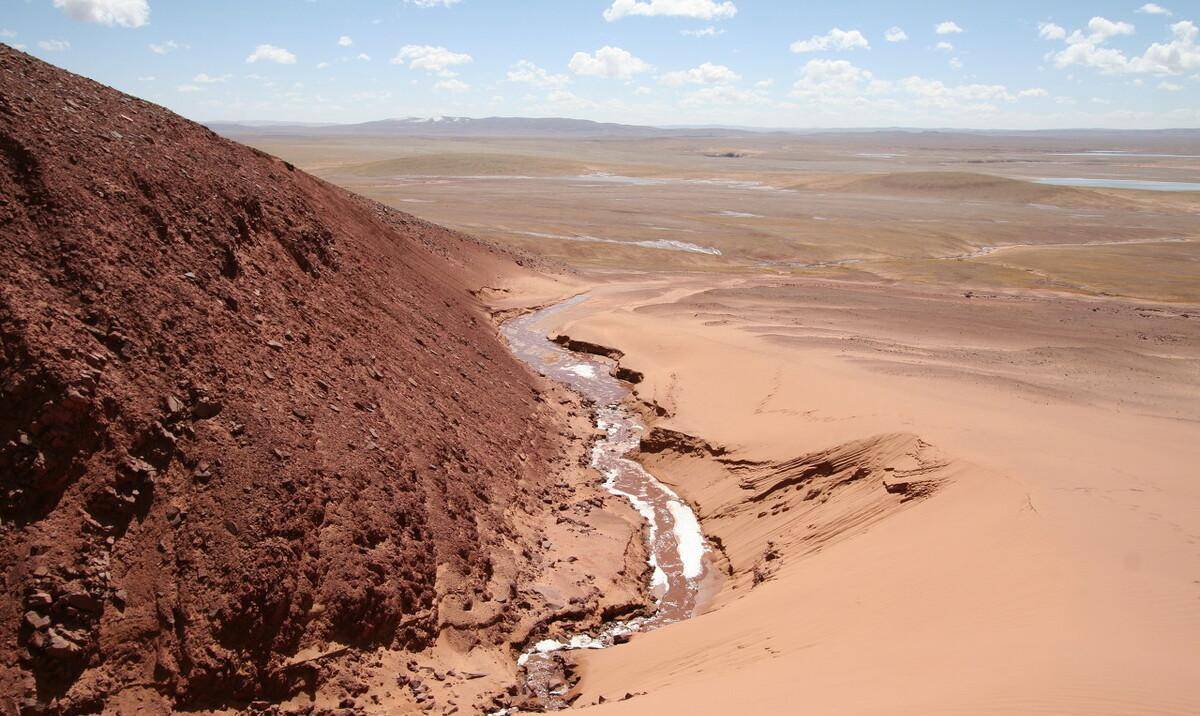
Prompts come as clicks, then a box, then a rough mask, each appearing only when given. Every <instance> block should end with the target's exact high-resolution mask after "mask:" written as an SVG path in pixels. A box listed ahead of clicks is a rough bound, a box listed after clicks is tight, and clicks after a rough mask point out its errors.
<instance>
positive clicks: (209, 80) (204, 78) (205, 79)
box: [192, 72, 233, 85]
mask: <svg viewBox="0 0 1200 716" xmlns="http://www.w3.org/2000/svg"><path fill="white" fill-rule="evenodd" d="M231 77H233V75H217V76H215V77H214V76H212V75H206V74H204V73H203V72H201V73H200V74H198V75H196V76H195V77H193V78H192V82H199V83H200V84H205V85H211V84H216V83H218V82H228V81H229V79H230V78H231Z"/></svg>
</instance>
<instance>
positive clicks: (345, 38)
mask: <svg viewBox="0 0 1200 716" xmlns="http://www.w3.org/2000/svg"><path fill="white" fill-rule="evenodd" d="M353 44H354V38H352V37H350V36H349V35H342V36H341V37H339V38H338V45H340V46H341V47H349V46H351V45H353Z"/></svg>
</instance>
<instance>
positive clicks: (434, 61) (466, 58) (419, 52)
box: [392, 45, 474, 77]
mask: <svg viewBox="0 0 1200 716" xmlns="http://www.w3.org/2000/svg"><path fill="white" fill-rule="evenodd" d="M473 61H474V58H473V57H471V56H470V55H468V54H466V53H462V52H451V51H450V50H447V49H446V48H444V47H441V46H438V47H435V46H433V45H405V46H404V47H401V48H400V51H399V52H397V53H396V56H395V57H393V58H392V64H393V65H403V64H405V63H408V68H409V69H410V70H425V71H426V72H436V73H437V74H439V75H441V76H443V77H453V76H454V71H453V70H451V69H450V68H451V67H458V66H459V65H465V64H468V63H470V62H473Z"/></svg>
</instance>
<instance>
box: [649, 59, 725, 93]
mask: <svg viewBox="0 0 1200 716" xmlns="http://www.w3.org/2000/svg"><path fill="white" fill-rule="evenodd" d="M741 79H742V77H741V75H739V74H738V73H736V72H734V71H733V70H731V69H729V68H728V67H726V66H725V65H714V64H712V63H711V62H705V63H704V64H702V65H700V66H699V67H693V68H692V69H690V70H679V71H676V72H667V73H666V74H664V75H662V76H661V77H659V78H658V81H659V82H662V83H663V84H664V85H667V86H668V87H681V86H683V85H685V84H692V85H721V84H732V83H734V82H737V81H739V80H741Z"/></svg>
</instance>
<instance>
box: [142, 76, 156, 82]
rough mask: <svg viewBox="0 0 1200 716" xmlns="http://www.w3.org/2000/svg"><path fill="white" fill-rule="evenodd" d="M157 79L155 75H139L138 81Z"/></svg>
mask: <svg viewBox="0 0 1200 716" xmlns="http://www.w3.org/2000/svg"><path fill="white" fill-rule="evenodd" d="M155 79H157V78H156V77H155V76H154V75H143V76H141V77H138V82H153V81H154V80H155Z"/></svg>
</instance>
